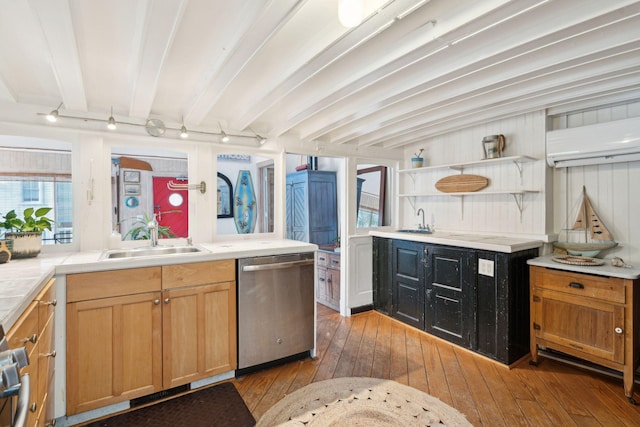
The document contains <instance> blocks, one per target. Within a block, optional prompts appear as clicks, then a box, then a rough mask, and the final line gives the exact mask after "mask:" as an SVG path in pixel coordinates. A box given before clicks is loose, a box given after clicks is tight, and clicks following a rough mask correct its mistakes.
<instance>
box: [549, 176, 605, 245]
mask: <svg viewBox="0 0 640 427" xmlns="http://www.w3.org/2000/svg"><path fill="white" fill-rule="evenodd" d="M571 229H572V230H584V242H569V241H565V242H554V243H553V246H555V247H556V248H560V249H564V250H566V251H567V252H568V253H569V254H570V255H578V256H587V257H595V256H596V255H598V254H599V253H600V251H602V250H605V249H610V248H613V247H616V246H618V243H617V242H615V241H614V240H613V236H612V235H611V232H609V230H607V227H605V225H604V223H603V222H602V220H601V219H600V217H599V216H598V214H597V213H596V211H595V210H594V209H593V206H592V205H591V201H590V200H589V197H588V196H587V190H586V189H585V187H584V186H583V187H582V202H581V204H580V209H579V210H578V215H577V217H576V221H575V222H574V224H573V227H572V228H571Z"/></svg>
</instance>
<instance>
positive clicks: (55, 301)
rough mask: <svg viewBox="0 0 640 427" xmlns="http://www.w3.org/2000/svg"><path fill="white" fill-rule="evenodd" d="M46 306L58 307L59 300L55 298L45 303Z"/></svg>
mask: <svg viewBox="0 0 640 427" xmlns="http://www.w3.org/2000/svg"><path fill="white" fill-rule="evenodd" d="M44 304H45V305H52V306H54V307H55V306H56V305H58V300H57V299H55V298H54V299H52V300H51V301H45V302H44Z"/></svg>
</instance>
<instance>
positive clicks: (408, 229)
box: [396, 228, 431, 234]
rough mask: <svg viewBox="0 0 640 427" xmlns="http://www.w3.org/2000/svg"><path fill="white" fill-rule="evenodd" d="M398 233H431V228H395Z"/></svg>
mask: <svg viewBox="0 0 640 427" xmlns="http://www.w3.org/2000/svg"><path fill="white" fill-rule="evenodd" d="M396 231H397V232H398V233H416V234H431V230H429V229H418V228H405V229H402V230H396Z"/></svg>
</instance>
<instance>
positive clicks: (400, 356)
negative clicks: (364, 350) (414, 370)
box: [389, 323, 409, 385]
mask: <svg viewBox="0 0 640 427" xmlns="http://www.w3.org/2000/svg"><path fill="white" fill-rule="evenodd" d="M405 331H406V328H404V327H403V326H401V325H399V324H397V323H395V324H393V325H391V349H393V351H391V366H390V367H389V379H392V380H393V381H395V382H398V383H400V384H405V385H409V375H408V372H407V348H406V345H405V342H406V339H405Z"/></svg>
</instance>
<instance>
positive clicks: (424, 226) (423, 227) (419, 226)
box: [418, 208, 427, 230]
mask: <svg viewBox="0 0 640 427" xmlns="http://www.w3.org/2000/svg"><path fill="white" fill-rule="evenodd" d="M420 214H422V224H418V228H419V229H420V230H426V229H427V226H426V225H425V224H424V210H423V209H422V208H420V209H418V216H420Z"/></svg>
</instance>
